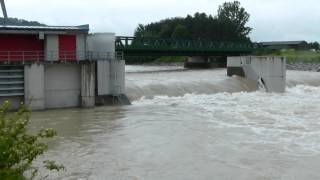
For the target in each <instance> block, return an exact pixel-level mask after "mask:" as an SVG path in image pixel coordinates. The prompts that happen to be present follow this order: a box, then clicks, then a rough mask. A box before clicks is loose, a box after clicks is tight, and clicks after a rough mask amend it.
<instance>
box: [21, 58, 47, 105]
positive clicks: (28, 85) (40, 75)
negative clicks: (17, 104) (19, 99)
mask: <svg viewBox="0 0 320 180" xmlns="http://www.w3.org/2000/svg"><path fill="white" fill-rule="evenodd" d="M24 78H25V80H24V83H25V104H26V105H30V108H31V109H32V110H43V109H45V86H44V78H45V77H44V65H43V64H35V63H34V64H31V65H25V67H24Z"/></svg>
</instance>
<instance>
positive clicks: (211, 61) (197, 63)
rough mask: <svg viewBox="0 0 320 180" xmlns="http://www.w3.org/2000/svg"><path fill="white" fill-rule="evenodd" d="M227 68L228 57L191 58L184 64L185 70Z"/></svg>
mask: <svg viewBox="0 0 320 180" xmlns="http://www.w3.org/2000/svg"><path fill="white" fill-rule="evenodd" d="M226 66H227V58H226V57H220V56H215V57H201V56H194V57H189V58H188V59H187V60H186V62H185V63H184V67H185V68H190V69H192V68H203V69H209V68H225V67H226Z"/></svg>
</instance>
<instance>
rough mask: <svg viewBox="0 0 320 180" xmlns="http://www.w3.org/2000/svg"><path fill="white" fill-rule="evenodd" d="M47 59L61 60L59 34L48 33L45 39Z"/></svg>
mask: <svg viewBox="0 0 320 180" xmlns="http://www.w3.org/2000/svg"><path fill="white" fill-rule="evenodd" d="M45 60H46V61H58V60H59V36H58V35H54V34H48V35H46V39H45Z"/></svg>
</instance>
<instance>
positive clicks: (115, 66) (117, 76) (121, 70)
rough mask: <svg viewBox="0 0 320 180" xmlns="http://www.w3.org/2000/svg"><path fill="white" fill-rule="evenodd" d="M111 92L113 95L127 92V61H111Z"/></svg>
mask: <svg viewBox="0 0 320 180" xmlns="http://www.w3.org/2000/svg"><path fill="white" fill-rule="evenodd" d="M110 81H111V93H112V95H120V94H125V61H124V60H116V61H112V62H111V76H110Z"/></svg>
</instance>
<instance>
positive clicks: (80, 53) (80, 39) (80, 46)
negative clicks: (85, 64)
mask: <svg viewBox="0 0 320 180" xmlns="http://www.w3.org/2000/svg"><path fill="white" fill-rule="evenodd" d="M86 38H87V35H86V34H77V60H78V61H81V60H86V54H85V51H86Z"/></svg>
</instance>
